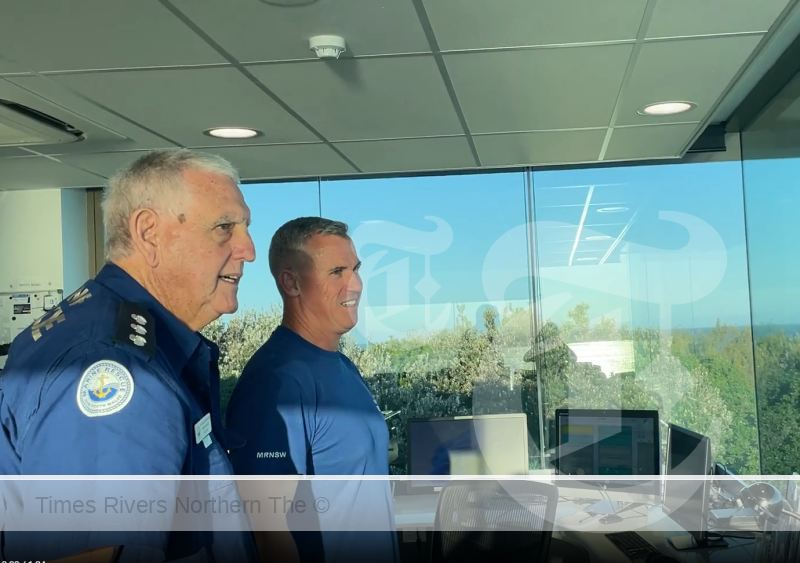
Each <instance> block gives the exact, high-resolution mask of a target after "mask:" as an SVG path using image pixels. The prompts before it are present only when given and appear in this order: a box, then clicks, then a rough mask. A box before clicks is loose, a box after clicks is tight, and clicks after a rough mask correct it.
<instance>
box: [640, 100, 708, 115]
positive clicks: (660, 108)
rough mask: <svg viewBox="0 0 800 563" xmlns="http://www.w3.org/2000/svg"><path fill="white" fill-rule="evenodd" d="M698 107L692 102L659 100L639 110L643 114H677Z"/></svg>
mask: <svg viewBox="0 0 800 563" xmlns="http://www.w3.org/2000/svg"><path fill="white" fill-rule="evenodd" d="M696 107H697V104H694V103H692V102H658V103H657V104H650V105H647V106H645V107H643V108H642V109H640V110H639V113H640V114H641V115H675V114H676V113H685V112H687V111H689V110H691V109H694V108H696Z"/></svg>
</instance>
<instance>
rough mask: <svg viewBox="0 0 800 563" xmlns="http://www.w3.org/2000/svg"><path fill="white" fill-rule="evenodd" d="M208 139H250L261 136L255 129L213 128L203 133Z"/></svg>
mask: <svg viewBox="0 0 800 563" xmlns="http://www.w3.org/2000/svg"><path fill="white" fill-rule="evenodd" d="M204 133H205V134H206V135H208V136H209V137H217V138H219V139H250V138H252V137H258V136H259V135H261V132H260V131H256V130H255V129H248V128H247V127H215V128H213V129H209V130H208V131H204Z"/></svg>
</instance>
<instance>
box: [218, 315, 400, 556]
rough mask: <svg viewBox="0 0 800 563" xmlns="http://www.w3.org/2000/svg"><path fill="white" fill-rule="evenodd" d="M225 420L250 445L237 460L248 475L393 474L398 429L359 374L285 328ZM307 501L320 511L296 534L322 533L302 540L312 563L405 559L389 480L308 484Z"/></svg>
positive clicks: (253, 368)
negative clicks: (392, 435) (393, 431)
mask: <svg viewBox="0 0 800 563" xmlns="http://www.w3.org/2000/svg"><path fill="white" fill-rule="evenodd" d="M226 418H227V428H228V429H230V430H233V431H235V432H236V433H237V434H240V435H241V436H242V437H243V438H245V441H246V444H245V446H244V447H242V448H239V449H238V450H236V451H235V452H231V461H232V462H233V466H234V469H235V471H236V473H237V474H239V475H286V474H302V475H353V476H362V475H387V476H388V475H389V453H388V452H389V429H388V427H387V425H386V421H385V420H384V418H383V414H382V413H381V411H380V409H379V408H378V405H377V403H376V402H375V400H374V398H373V396H372V394H371V392H370V390H369V388H368V387H367V385H366V383H365V382H364V380H363V378H362V377H361V374H360V373H359V371H358V369H357V368H356V366H355V365H353V363H352V362H351V361H350V360H349V359H348V358H347V356H345V355H344V354H341V353H339V352H331V351H328V350H323V349H322V348H319V347H318V346H315V345H314V344H312V343H310V342H308V341H307V340H305V339H304V338H302V337H301V336H299V335H298V334H296V333H295V332H293V331H291V330H290V329H288V328H286V327H283V326H279V327H278V328H277V329H276V330H275V332H274V333H273V334H272V335H271V336H270V338H269V339H268V340H267V342H266V343H265V344H264V345H263V346H262V347H261V348H260V349H259V350H258V351H257V352H256V353H255V354H254V355H253V357H252V358H251V359H250V361H249V362H248V363H247V365H246V366H245V369H244V371H243V372H242V375H241V377H240V379H239V381H238V382H237V385H236V388H235V389H234V391H233V394H232V396H231V400H230V403H229V404H228V408H227V415H226ZM268 483H269V482H268V481H267V482H265V484H266V485H268ZM306 487H308V489H310V490H308V489H306ZM299 497H303V499H304V501H305V506H307V507H311V509H310V510H308V511H307V512H306V513H304V514H297V513H290V514H289V518H288V521H289V524H290V527H291V526H292V522H295V523H296V524H298V525H297V526H295V528H294V529H297V528H298V527H299V528H301V529H305V530H309V529H310V528H314V529H319V530H321V533H319V534H315V533H305V532H303V533H295V539H296V543H297V545H298V551H299V552H300V556H301V558H302V559H303V560H304V561H307V562H309V563H311V562H316V561H326V562H328V563H330V562H337V563H338V562H340V561H341V562H357V561H365V562H366V561H369V562H372V563H386V562H396V561H399V558H398V546H397V532H396V526H395V521H394V510H393V502H392V493H391V488H390V485H389V481H388V479H387V480H385V481H384V480H379V481H369V480H364V481H362V480H360V479H354V480H350V481H328V482H320V481H313V482H307V481H306V482H301V483H300V484H299V485H298V494H297V495H296V498H299ZM320 499H324V501H321V500H320ZM315 502H317V503H319V502H324V506H322V508H323V509H324V510H317V509H316V508H314V503H315ZM317 508H319V504H318V505H317ZM311 518H313V519H318V522H312V521H311V520H310V519H311ZM301 521H302V523H301ZM294 529H293V531H294ZM326 530H327V531H326ZM365 530H366V531H365ZM370 530H371V531H370ZM323 557H324V559H323Z"/></svg>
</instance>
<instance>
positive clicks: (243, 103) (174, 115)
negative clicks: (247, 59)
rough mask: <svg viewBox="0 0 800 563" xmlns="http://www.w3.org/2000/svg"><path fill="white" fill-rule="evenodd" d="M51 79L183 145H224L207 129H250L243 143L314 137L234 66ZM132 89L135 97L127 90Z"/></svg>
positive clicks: (222, 141)
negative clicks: (252, 133)
mask: <svg viewBox="0 0 800 563" xmlns="http://www.w3.org/2000/svg"><path fill="white" fill-rule="evenodd" d="M52 78H53V79H54V80H57V81H58V82H60V83H62V84H64V85H66V86H68V87H70V88H73V89H75V90H77V91H78V92H81V93H82V94H83V95H85V96H87V97H89V98H91V99H92V100H94V101H96V102H99V103H101V104H103V105H105V106H107V107H109V108H111V109H113V110H115V111H117V112H119V113H121V114H123V115H125V116H126V117H128V118H130V119H132V120H134V121H135V122H137V123H140V124H142V125H144V126H145V127H148V128H150V129H152V130H154V131H156V132H158V133H160V134H162V135H164V136H165V137H167V138H169V139H172V140H174V141H176V142H178V143H180V144H182V145H185V146H205V145H229V144H231V142H230V140H226V139H215V138H214V137H209V136H207V135H204V134H203V131H205V130H206V129H210V128H212V127H242V126H243V127H253V128H255V129H258V130H260V131H263V133H264V136H262V137H258V138H255V139H249V140H248V139H244V140H243V143H242V144H252V143H291V142H302V141H316V140H317V137H315V136H314V135H313V134H312V133H311V132H310V131H308V129H306V128H305V127H304V126H303V125H301V124H300V122H298V121H297V120H296V119H294V118H293V117H292V116H291V115H290V114H288V113H287V112H286V111H285V110H284V109H283V108H282V107H280V106H279V105H278V104H277V103H276V102H274V101H273V100H272V99H271V98H270V97H268V96H267V95H266V94H264V93H263V92H262V91H261V90H260V89H259V88H258V87H257V86H256V85H255V84H253V83H252V82H250V81H249V80H248V79H247V78H246V77H245V76H244V75H243V74H242V73H240V72H239V71H238V70H236V69H234V68H206V69H181V70H148V71H129V72H104V73H99V74H85V75H74V74H68V75H60V76H55V77H52ZM133 92H135V93H136V94H135V95H131V93H133Z"/></svg>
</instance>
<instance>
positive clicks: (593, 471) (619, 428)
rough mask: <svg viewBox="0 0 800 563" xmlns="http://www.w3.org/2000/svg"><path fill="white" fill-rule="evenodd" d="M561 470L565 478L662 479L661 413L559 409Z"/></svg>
mask: <svg viewBox="0 0 800 563" xmlns="http://www.w3.org/2000/svg"><path fill="white" fill-rule="evenodd" d="M556 432H557V433H558V451H557V455H556V462H557V468H558V471H559V473H561V474H562V475H606V476H611V477H616V476H620V475H623V476H624V475H659V474H660V473H661V462H660V457H661V455H660V447H661V444H660V442H661V439H660V434H659V428H658V411H613V410H586V409H559V410H558V411H556Z"/></svg>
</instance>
